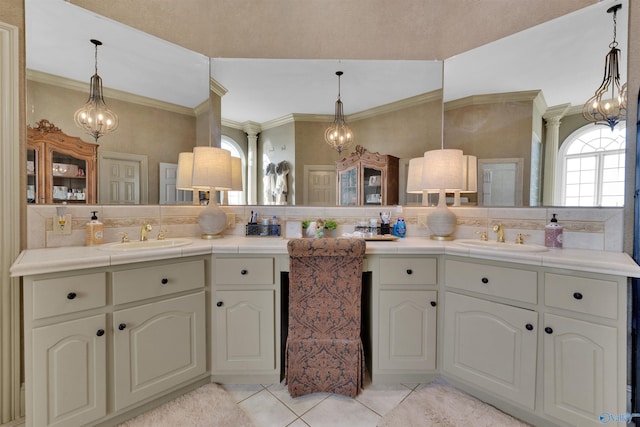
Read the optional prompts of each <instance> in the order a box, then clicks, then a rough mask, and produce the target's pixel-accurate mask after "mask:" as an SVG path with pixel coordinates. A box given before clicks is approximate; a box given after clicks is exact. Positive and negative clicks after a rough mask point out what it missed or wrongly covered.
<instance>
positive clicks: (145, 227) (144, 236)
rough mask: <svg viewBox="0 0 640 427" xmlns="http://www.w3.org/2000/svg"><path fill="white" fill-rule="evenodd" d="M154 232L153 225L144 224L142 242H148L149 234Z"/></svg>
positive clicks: (141, 231)
mask: <svg viewBox="0 0 640 427" xmlns="http://www.w3.org/2000/svg"><path fill="white" fill-rule="evenodd" d="M151 230H153V227H151V224H143V225H142V228H141V229H140V241H141V242H144V241H146V240H147V233H148V232H149V231H151Z"/></svg>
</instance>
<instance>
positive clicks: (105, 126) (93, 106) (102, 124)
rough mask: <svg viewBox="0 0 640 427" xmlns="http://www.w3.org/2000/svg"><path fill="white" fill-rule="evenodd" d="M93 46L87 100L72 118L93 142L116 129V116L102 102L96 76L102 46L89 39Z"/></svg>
mask: <svg viewBox="0 0 640 427" xmlns="http://www.w3.org/2000/svg"><path fill="white" fill-rule="evenodd" d="M91 43H93V44H94V45H95V48H96V53H95V64H96V72H95V74H94V75H93V76H91V81H90V83H89V99H88V100H87V102H86V103H85V104H84V105H83V106H82V107H80V109H79V110H78V111H76V114H75V115H74V116H73V121H74V122H75V123H76V125H77V126H78V127H79V128H81V129H82V130H84V131H85V132H86V133H88V134H89V135H91V136H92V137H93V139H95V141H96V142H97V141H98V138H100V137H101V136H104V135H107V134H109V133H111V132H113V131H114V130H116V129H117V128H118V116H117V115H116V114H115V113H114V112H113V111H111V110H109V108H107V104H105V102H104V97H103V96H102V78H100V76H99V75H98V46H101V45H102V42H101V41H100V40H95V39H91Z"/></svg>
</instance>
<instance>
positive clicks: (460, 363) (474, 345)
mask: <svg viewBox="0 0 640 427" xmlns="http://www.w3.org/2000/svg"><path fill="white" fill-rule="evenodd" d="M445 297H446V300H445V317H444V353H443V368H444V370H445V371H447V372H449V373H451V374H454V375H456V376H458V377H460V378H462V379H464V380H466V381H469V382H471V383H474V384H477V385H478V386H480V387H483V388H485V389H486V390H489V391H491V392H493V393H496V394H498V395H500V396H502V397H504V398H506V399H510V400H513V401H515V402H518V403H520V404H522V405H524V406H526V407H528V408H530V409H534V402H535V381H536V350H537V338H536V337H537V323H538V313H536V312H535V311H530V310H525V309H522V308H517V307H512V306H509V305H505V304H498V303H495V302H490V301H485V300H481V299H478V298H471V297H467V296H464V295H459V294H455V293H451V292H447V293H446V294H445Z"/></svg>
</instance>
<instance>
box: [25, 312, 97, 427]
mask: <svg viewBox="0 0 640 427" xmlns="http://www.w3.org/2000/svg"><path fill="white" fill-rule="evenodd" d="M105 323H106V319H105V315H104V314H98V315H95V316H90V317H86V318H80V319H77V320H72V321H68V322H61V323H57V324H55V325H49V326H43V327H40V328H35V329H34V330H33V333H32V335H31V349H30V354H32V357H31V360H30V361H31V363H30V364H29V366H27V369H28V370H29V374H28V381H29V382H28V384H30V387H29V389H28V390H27V392H28V393H29V395H30V396H31V398H30V399H29V400H28V402H27V411H28V412H27V413H28V414H31V417H29V416H27V426H61V427H71V426H82V425H89V424H92V422H93V421H96V420H98V419H100V418H102V417H104V416H105V414H106V412H107V394H106V392H107V387H106V385H107V378H106V372H107V358H106V354H107V344H106V343H107V339H108V336H107V334H106V324H105Z"/></svg>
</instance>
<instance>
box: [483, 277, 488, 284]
mask: <svg viewBox="0 0 640 427" xmlns="http://www.w3.org/2000/svg"><path fill="white" fill-rule="evenodd" d="M482 283H484V284H485V285H486V284H487V283H489V279H487V278H486V277H483V278H482Z"/></svg>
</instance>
